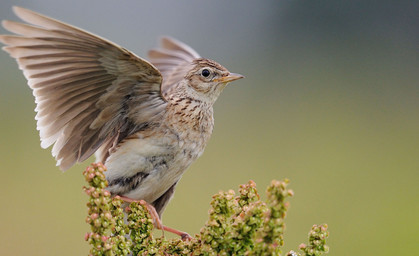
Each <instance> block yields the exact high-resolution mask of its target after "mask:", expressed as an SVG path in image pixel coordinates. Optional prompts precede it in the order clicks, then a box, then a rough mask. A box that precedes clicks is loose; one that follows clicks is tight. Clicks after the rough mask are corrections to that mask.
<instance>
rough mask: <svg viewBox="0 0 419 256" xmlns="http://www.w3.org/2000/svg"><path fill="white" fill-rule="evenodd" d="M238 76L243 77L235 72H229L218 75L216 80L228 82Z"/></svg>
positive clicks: (238, 77)
mask: <svg viewBox="0 0 419 256" xmlns="http://www.w3.org/2000/svg"><path fill="white" fill-rule="evenodd" d="M240 78H244V76H243V75H240V74H236V73H230V74H228V76H223V77H220V78H218V79H217V80H216V81H217V82H220V83H229V82H232V81H234V80H237V79H240Z"/></svg>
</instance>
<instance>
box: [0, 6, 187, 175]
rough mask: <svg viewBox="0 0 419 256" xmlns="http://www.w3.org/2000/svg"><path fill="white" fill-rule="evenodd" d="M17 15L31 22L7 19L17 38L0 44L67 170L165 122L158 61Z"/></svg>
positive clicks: (29, 14)
mask: <svg viewBox="0 0 419 256" xmlns="http://www.w3.org/2000/svg"><path fill="white" fill-rule="evenodd" d="M13 10H14V12H15V13H16V15H17V16H18V17H19V18H21V19H22V20H23V21H25V22H27V23H29V24H23V23H19V22H14V21H3V22H2V24H3V27H4V28H5V29H7V30H8V31H10V32H12V33H14V35H0V42H3V43H4V44H5V45H6V46H5V47H3V50H5V51H6V52H8V53H9V54H10V55H11V56H12V57H13V58H15V59H16V60H17V62H18V64H19V68H20V69H21V70H22V71H23V73H24V75H25V77H26V78H27V80H28V85H29V87H30V88H32V89H33V94H34V96H35V102H36V104H37V107H36V109H35V110H36V112H37V115H36V117H35V119H36V120H37V129H38V130H39V131H40V137H41V146H42V147H44V148H46V147H49V146H51V145H53V144H54V146H53V148H52V154H53V156H54V157H55V158H56V159H57V165H59V166H60V168H61V169H62V170H66V169H68V168H70V167H71V166H72V165H74V164H75V163H76V162H80V161H83V160H85V159H87V158H88V157H89V156H91V155H92V154H93V153H94V152H95V151H96V150H98V148H99V147H100V146H101V145H103V144H104V145H111V143H109V141H113V140H115V138H118V139H122V138H119V136H121V134H123V135H124V136H129V135H131V134H132V133H133V132H135V131H136V127H140V126H141V125H142V123H143V122H146V121H147V122H153V121H157V120H159V119H160V118H161V116H162V115H163V113H164V110H165V106H166V102H165V100H164V98H163V97H162V93H161V82H162V75H161V73H160V72H159V71H158V70H157V69H156V68H155V67H154V66H153V65H152V64H151V63H149V62H147V61H146V60H144V59H141V58H140V57H138V56H136V55H134V54H133V53H131V52H129V51H128V50H126V49H124V48H122V47H120V46H118V45H116V44H114V43H112V42H110V41H107V40H105V39H103V38H101V37H98V36H96V35H93V34H91V33H89V32H87V31H84V30H81V29H79V28H76V27H73V26H71V25H68V24H65V23H63V22H60V21H58V20H55V19H52V18H49V17H46V16H43V15H41V14H38V13H36V12H33V11H30V10H27V9H24V8H21V7H14V8H13ZM169 46H170V44H169ZM170 47H172V48H173V47H176V45H171V46H170ZM183 49H187V46H186V47H185V46H183ZM182 54H183V55H185V56H187V54H186V53H182ZM182 54H181V55H182ZM181 55H179V56H181ZM185 56H184V57H185Z"/></svg>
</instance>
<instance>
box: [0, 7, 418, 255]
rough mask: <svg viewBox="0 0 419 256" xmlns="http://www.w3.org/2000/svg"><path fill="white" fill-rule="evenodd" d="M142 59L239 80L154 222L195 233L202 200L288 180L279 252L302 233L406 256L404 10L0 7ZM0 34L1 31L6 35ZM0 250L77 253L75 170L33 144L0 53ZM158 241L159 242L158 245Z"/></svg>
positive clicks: (410, 157) (16, 80) (412, 68)
mask: <svg viewBox="0 0 419 256" xmlns="http://www.w3.org/2000/svg"><path fill="white" fill-rule="evenodd" d="M13 5H19V6H22V7H26V8H29V9H33V10H35V11H38V12H41V13H43V14H46V15H48V16H52V17H54V18H57V19H59V20H62V21H65V22H68V23H70V24H73V25H76V26H79V27H81V28H84V29H86V30H88V31H91V32H94V33H96V34H99V35H101V36H103V37H105V38H108V39H110V40H112V41H114V42H116V43H118V44H120V45H122V46H124V47H126V48H128V49H130V50H132V51H134V52H135V53H137V54H138V55H139V56H146V52H147V50H148V49H149V48H152V47H154V46H155V45H156V42H157V39H158V37H159V36H161V35H170V36H174V37H176V38H179V39H180V40H182V41H184V42H186V43H188V44H189V45H191V46H192V47H193V48H195V49H196V50H197V51H198V52H199V53H200V54H201V55H202V56H205V57H208V58H212V59H214V60H217V61H218V62H220V63H222V64H223V65H224V66H226V67H227V68H229V69H230V70H231V71H233V72H237V73H241V74H244V75H245V76H246V79H243V80H240V81H237V82H234V83H232V84H231V86H229V87H228V88H226V89H225V91H224V93H223V94H222V95H221V97H220V99H219V100H218V102H217V103H216V105H215V119H216V126H215V130H214V133H213V137H212V139H211V141H210V143H209V145H208V147H207V149H206V152H205V154H204V155H203V156H202V157H201V158H200V159H199V160H198V161H197V162H196V163H194V164H193V165H192V166H191V167H190V168H189V170H188V171H187V172H186V173H185V175H184V177H183V179H182V180H181V182H180V184H179V185H178V189H177V192H176V194H175V198H174V199H173V200H172V202H171V203H170V204H169V206H168V208H167V210H166V212H165V214H164V222H165V224H166V225H169V226H172V227H175V228H179V229H182V230H185V231H187V232H189V233H190V234H195V233H198V232H199V230H200V227H201V226H203V224H204V223H205V221H206V219H207V211H208V208H209V202H210V200H211V195H213V194H215V193H217V192H218V191H219V190H227V189H230V188H234V189H237V186H238V185H239V184H242V183H246V182H247V181H248V180H250V179H252V180H254V181H255V182H256V183H257V184H258V187H259V190H260V192H261V194H263V193H264V189H265V188H266V186H267V185H268V184H269V182H270V181H271V180H272V179H282V178H285V177H287V178H289V179H290V180H291V185H290V186H291V188H293V189H294V191H295V197H293V198H292V199H291V208H290V210H289V212H288V217H287V221H286V223H287V231H286V234H285V250H286V251H288V250H290V249H297V248H298V245H299V244H300V243H301V242H306V240H307V232H308V231H309V229H310V227H311V225H312V224H314V223H318V224H321V223H328V224H329V227H330V233H331V235H330V239H328V244H329V245H330V255H413V254H414V252H415V251H416V252H417V251H418V249H419V246H418V237H419V233H418V230H419V218H418V217H419V202H418V198H419V197H418V196H419V190H418V185H419V136H418V135H419V133H418V131H419V129H418V128H419V75H418V73H419V69H418V68H419V65H418V64H419V63H418V57H419V56H418V45H419V44H418V43H419V32H418V31H419V30H418V29H419V26H418V25H419V22H418V16H417V15H418V13H419V8H418V7H419V6H418V2H417V1H386V0H383V1H364V0H353V1H341V0H318V1H313V0H304V1H303V0H293V1H291V0H287V1H284V0H282V1H275V0H272V1H251V0H246V1H244V0H243V1H221V0H219V1H186V0H183V1H170V0H166V1H139V0H127V1H113V0H89V1H85V0H73V1H54V0H37V1H34V0H28V1H11V0H2V1H1V2H0V18H1V19H11V20H17V18H16V17H15V16H14V15H13V13H12V11H11V6H13ZM5 32H6V31H5V30H4V29H2V28H1V29H0V33H5ZM0 78H1V82H0V124H1V125H0V177H1V178H0V200H1V210H0V254H1V255H86V254H87V252H88V245H87V244H86V243H85V242H84V240H83V237H84V234H85V232H87V231H88V226H87V224H85V222H84V220H85V216H86V207H85V203H86V199H87V197H86V196H85V195H84V194H83V192H82V186H83V185H84V180H83V176H82V174H81V172H82V170H83V169H84V168H85V167H86V166H87V165H88V164H89V163H90V162H92V161H93V159H91V161H86V162H85V163H83V164H79V165H77V166H75V167H73V168H72V169H71V170H69V171H68V172H66V173H62V172H60V171H59V170H58V168H57V167H55V161H54V159H53V158H52V157H51V154H50V151H49V150H43V149H41V147H40V146H39V144H40V143H39V137H38V132H37V131H36V129H35V128H36V123H35V120H34V116H35V113H34V111H33V109H34V108H35V104H34V99H33V96H32V95H31V91H30V89H29V88H28V87H27V86H26V81H25V79H24V77H23V75H22V73H21V72H20V71H19V70H18V68H17V65H16V63H15V61H14V60H13V59H11V58H9V56H8V55H7V54H6V53H5V52H3V51H2V52H0ZM157 234H158V235H159V234H160V233H157Z"/></svg>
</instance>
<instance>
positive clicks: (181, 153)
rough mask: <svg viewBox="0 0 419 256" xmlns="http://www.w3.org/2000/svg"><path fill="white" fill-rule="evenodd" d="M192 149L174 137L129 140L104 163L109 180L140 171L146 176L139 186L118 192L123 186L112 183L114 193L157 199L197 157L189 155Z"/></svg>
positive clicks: (149, 199)
mask: <svg viewBox="0 0 419 256" xmlns="http://www.w3.org/2000/svg"><path fill="white" fill-rule="evenodd" d="M188 152H190V151H189V150H186V149H184V148H183V147H182V146H179V145H178V143H176V142H175V141H174V140H172V139H168V138H161V139H160V140H158V139H156V138H155V137H153V138H150V137H149V138H141V139H140V138H138V139H130V140H127V141H125V142H123V143H122V144H121V145H120V146H119V147H118V148H117V150H115V152H113V153H112V154H111V155H110V156H109V157H108V159H107V160H106V162H105V166H106V167H107V169H108V171H107V172H105V176H106V178H107V179H108V181H112V180H115V179H121V178H126V177H133V176H134V175H136V174H137V175H138V174H139V172H141V173H142V174H144V175H145V177H144V178H143V179H142V180H141V181H140V183H139V185H138V186H135V187H134V186H133V189H130V188H128V189H125V191H124V193H122V194H120V193H118V189H121V188H122V186H119V185H115V186H110V187H109V190H110V192H112V193H116V194H120V195H123V196H126V197H129V198H132V199H135V200H140V199H143V200H145V201H147V202H149V203H151V202H153V201H155V200H156V199H158V198H159V197H160V196H161V195H162V194H163V193H164V192H166V191H167V190H168V189H169V188H170V187H171V186H172V185H173V184H174V183H176V182H177V181H178V180H179V179H180V178H181V176H182V174H183V173H184V171H185V170H186V169H187V168H188V167H189V165H190V164H191V163H192V162H193V161H194V160H195V159H196V158H197V157H198V156H193V157H190V154H189V155H188Z"/></svg>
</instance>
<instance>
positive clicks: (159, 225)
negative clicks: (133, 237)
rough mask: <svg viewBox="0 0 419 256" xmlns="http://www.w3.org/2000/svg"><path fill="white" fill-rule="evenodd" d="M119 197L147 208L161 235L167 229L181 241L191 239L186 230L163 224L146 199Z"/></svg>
mask: <svg viewBox="0 0 419 256" xmlns="http://www.w3.org/2000/svg"><path fill="white" fill-rule="evenodd" d="M119 197H120V198H121V199H122V200H123V201H125V202H127V203H132V202H137V203H139V204H141V205H144V206H145V207H146V208H147V210H148V212H149V213H150V215H151V218H152V219H153V224H154V227H156V228H157V229H160V230H161V231H162V232H163V236H164V231H167V232H170V233H173V234H176V235H178V236H180V237H181V239H182V240H183V241H189V240H191V239H192V237H191V236H190V235H189V234H188V233H186V232H183V231H180V230H177V229H173V228H170V227H167V226H164V225H163V222H162V221H161V219H160V216H159V214H158V213H157V211H156V208H154V206H152V205H151V204H149V203H147V202H146V201H144V200H134V199H132V198H129V197H126V196H119Z"/></svg>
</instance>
